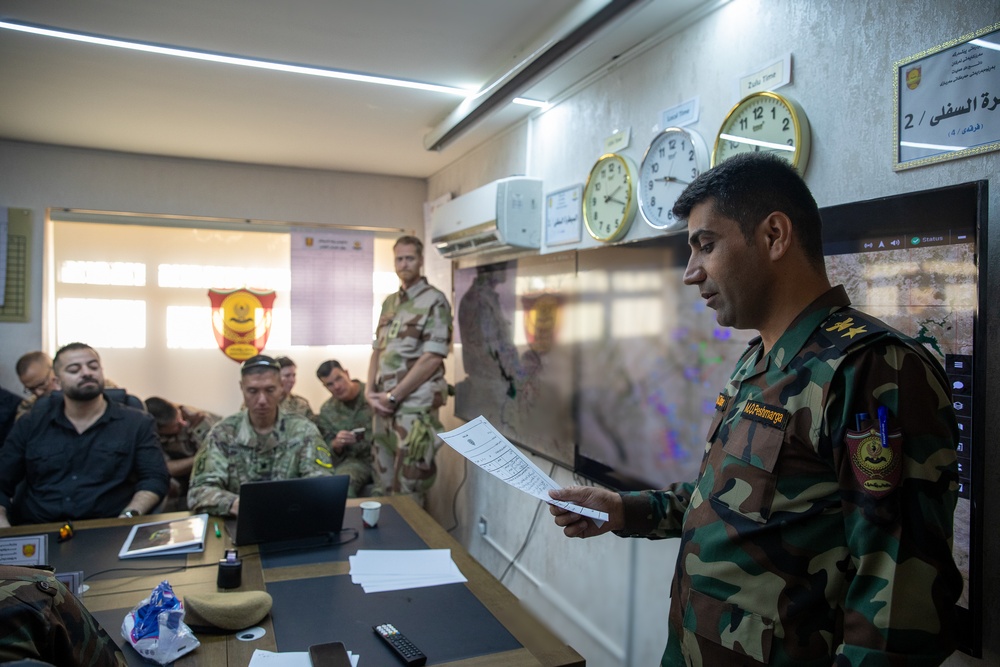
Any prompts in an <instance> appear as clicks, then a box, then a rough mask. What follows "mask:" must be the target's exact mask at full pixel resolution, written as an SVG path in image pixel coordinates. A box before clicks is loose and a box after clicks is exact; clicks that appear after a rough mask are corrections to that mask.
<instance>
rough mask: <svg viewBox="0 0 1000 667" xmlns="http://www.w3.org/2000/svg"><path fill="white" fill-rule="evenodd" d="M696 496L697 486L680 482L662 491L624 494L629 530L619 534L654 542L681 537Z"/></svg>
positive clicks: (624, 529)
mask: <svg viewBox="0 0 1000 667" xmlns="http://www.w3.org/2000/svg"><path fill="white" fill-rule="evenodd" d="M693 492H694V483H693V482H680V483H677V484H673V485H671V486H670V487H668V488H666V489H664V490H662V491H629V492H625V493H622V494H621V497H622V503H623V509H624V512H625V527H624V528H623V529H622V530H617V531H615V534H616V535H618V536H619V537H646V538H649V539H651V540H658V539H663V538H665V537H677V536H679V535H680V531H681V524H682V523H683V521H684V512H686V511H687V507H688V504H689V503H690V502H691V494H692V493H693Z"/></svg>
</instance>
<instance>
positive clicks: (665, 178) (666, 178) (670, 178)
mask: <svg viewBox="0 0 1000 667" xmlns="http://www.w3.org/2000/svg"><path fill="white" fill-rule="evenodd" d="M653 180H654V181H663V182H664V183H683V184H684V185H689V184H690V183H691V181H685V180H684V179H683V178H677V177H676V176H663V177H661V178H654V179H653Z"/></svg>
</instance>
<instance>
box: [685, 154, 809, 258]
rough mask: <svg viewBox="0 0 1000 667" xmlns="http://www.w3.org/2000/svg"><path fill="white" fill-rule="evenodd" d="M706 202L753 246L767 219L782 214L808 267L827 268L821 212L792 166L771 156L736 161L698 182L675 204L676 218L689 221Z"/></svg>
mask: <svg viewBox="0 0 1000 667" xmlns="http://www.w3.org/2000/svg"><path fill="white" fill-rule="evenodd" d="M702 202H710V203H711V206H712V207H713V209H714V210H715V212H716V213H718V214H720V215H723V216H725V217H727V218H730V219H731V220H735V221H736V223H737V224H738V225H739V228H740V232H741V233H742V234H743V237H744V238H745V239H746V240H747V242H748V243H749V242H751V241H752V240H753V235H754V230H756V229H757V225H759V224H760V222H761V221H762V220H763V219H764V218H766V217H767V216H768V215H770V214H771V213H773V212H775V211H781V212H782V213H784V214H785V215H787V216H788V218H789V219H790V220H791V221H792V226H793V227H794V229H795V235H796V237H797V238H798V239H799V243H800V244H801V246H802V249H803V251H804V252H805V255H806V257H807V258H808V259H809V261H810V262H811V263H812V264H813V265H814V266H816V267H817V268H823V267H824V261H823V225H822V221H821V220H820V216H819V207H818V206H817V205H816V200H815V199H813V196H812V193H811V192H810V191H809V187H808V186H807V185H806V183H805V181H804V180H802V177H801V176H799V173H798V172H797V171H795V168H794V167H793V166H792V164H791V163H790V162H789V161H788V160H786V159H784V158H782V157H780V156H778V155H774V154H772V153H740V154H738V155H734V156H733V157H731V158H729V159H728V160H726V161H724V162H722V163H721V164H719V165H717V166H715V167H713V168H712V169H709V170H708V171H706V172H704V173H703V174H701V175H700V176H698V178H696V179H694V181H692V182H691V184H690V185H688V186H687V188H685V190H684V192H683V193H681V196H680V197H678V199H677V201H676V203H674V207H673V214H674V216H676V217H678V218H680V219H681V220H686V219H687V218H688V217H690V215H691V210H692V209H693V208H694V207H695V206H697V205H698V204H701V203H702Z"/></svg>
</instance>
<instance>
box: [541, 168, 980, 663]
mask: <svg viewBox="0 0 1000 667" xmlns="http://www.w3.org/2000/svg"><path fill="white" fill-rule="evenodd" d="M673 212H674V215H675V216H677V217H679V218H680V219H687V220H688V242H689V245H690V248H691V257H690V259H689V261H688V266H687V270H686V271H685V274H684V282H685V283H686V284H688V285H694V286H696V287H697V288H698V290H699V291H700V293H701V295H702V297H703V298H704V299H705V300H706V305H707V306H708V307H709V308H712V309H713V310H715V311H716V314H717V315H716V316H717V319H718V322H719V324H720V325H722V326H732V327H735V328H737V329H756V330H757V331H758V332H759V333H760V336H759V337H757V338H755V339H754V340H752V341H751V342H750V346H749V347H748V349H747V350H746V352H745V353H744V354H743V357H742V358H741V359H740V361H739V362H738V363H737V365H736V369H735V370H734V372H733V374H732V376H731V377H730V380H729V383H728V384H727V385H726V386H725V387H724V388H723V389H722V392H721V393H720V394H719V397H718V400H717V401H716V406H715V417H714V419H713V420H712V423H711V425H710V426H709V428H708V435H707V442H706V446H705V456H704V458H703V459H702V465H701V471H700V473H699V475H698V477H697V479H696V480H695V481H693V482H692V481H687V482H680V483H676V484H673V485H671V486H669V487H667V488H666V489H663V490H658V491H640V492H632V493H621V494H618V493H612V492H611V491H609V490H607V489H599V488H589V487H587V488H585V487H571V488H569V489H563V490H560V491H553V492H550V495H551V496H552V497H553V498H556V499H559V500H564V501H569V502H573V503H577V504H579V505H581V506H584V507H590V508H593V509H598V510H604V511H607V512H608V515H609V520H608V521H607V522H605V523H604V524H603V525H602V526H600V527H598V526H596V525H595V524H594V523H592V522H591V521H590V520H589V519H585V518H583V517H581V516H579V515H577V514H573V513H570V512H566V511H565V510H562V509H559V508H556V507H552V508H551V509H550V511H551V512H552V514H553V515H555V522H556V524H557V525H560V526H563V530H564V532H565V534H566V535H568V536H570V537H592V536H594V535H600V534H602V533H606V532H608V531H615V532H616V533H617V534H618V535H621V536H630V537H647V538H652V539H657V538H663V537H680V547H679V551H680V552H679V555H678V558H677V566H676V571H675V573H674V579H673V584H672V586H671V599H670V615H669V619H668V626H669V637H668V640H667V647H666V650H665V652H664V654H663V658H662V662H661V664H662V665H708V666H711V667H714V666H715V665H746V666H749V667H757V666H758V665H772V666H773V665H779V666H789V667H791V666H793V665H794V666H795V667H820V666H822V667H830V665H836V666H837V667H846V666H848V665H922V666H933V665H939V664H941V662H943V661H944V660H945V659H946V658H947V657H948V655H949V654H950V653H951V652H952V651H953V650H954V648H955V619H954V607H955V602H956V600H958V597H959V595H960V594H961V592H962V585H963V582H962V576H961V574H960V572H959V571H958V568H957V567H956V566H955V562H954V560H953V558H952V552H951V547H952V529H953V513H954V510H955V504H956V500H957V490H958V465H957V455H956V451H955V443H956V442H957V439H958V426H957V420H956V417H955V413H954V410H953V408H952V404H951V398H950V397H949V392H948V384H947V380H946V376H945V375H944V371H943V370H942V369H941V366H940V364H939V363H937V361H936V360H935V359H934V358H933V357H932V356H931V355H930V354H929V353H928V351H927V350H926V349H925V348H923V347H922V346H921V345H920V344H919V343H917V342H916V341H914V340H912V339H910V338H907V337H905V336H903V335H902V334H900V333H898V332H896V331H894V330H892V329H890V328H889V327H888V326H887V325H886V324H884V323H883V322H880V321H879V320H877V319H875V318H873V317H870V316H868V315H866V314H864V313H861V312H860V311H857V310H855V309H853V308H851V307H850V300H849V299H848V297H847V292H846V291H845V290H844V288H843V287H842V286H836V287H831V286H830V283H829V281H828V279H827V275H826V269H825V265H824V260H823V250H822V241H821V239H822V236H821V222H820V217H819V210H818V208H817V206H816V202H815V201H814V200H813V198H812V194H811V193H810V192H809V189H808V188H807V187H806V184H805V183H804V182H803V181H802V179H801V178H800V177H799V175H798V174H797V173H796V172H795V171H794V169H793V168H792V167H791V165H790V164H789V163H787V162H786V161H785V160H783V159H781V158H779V157H776V156H774V155H770V154H765V153H744V154H741V155H738V156H735V157H733V158H730V159H729V160H727V161H725V162H723V163H722V164H721V165H719V166H717V167H715V168H713V169H712V170H710V171H708V172H706V173H705V174H702V175H701V176H699V177H698V178H697V179H695V180H694V181H693V182H692V183H691V184H690V185H689V186H688V188H687V189H686V190H685V191H684V193H683V194H682V195H681V197H680V198H679V199H678V200H677V203H676V204H675V205H674V208H673Z"/></svg>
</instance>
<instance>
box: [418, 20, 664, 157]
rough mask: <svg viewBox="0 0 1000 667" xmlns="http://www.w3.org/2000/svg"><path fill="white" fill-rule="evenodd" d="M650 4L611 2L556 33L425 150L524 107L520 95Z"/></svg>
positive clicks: (470, 101) (459, 113)
mask: <svg viewBox="0 0 1000 667" xmlns="http://www.w3.org/2000/svg"><path fill="white" fill-rule="evenodd" d="M650 1H651V0H611V2H607V3H603V6H601V7H600V8H597V9H594V10H591V11H590V13H589V15H587V16H586V18H584V19H583V20H582V21H581V22H580V23H579V24H578V25H576V26H575V27H573V28H572V29H570V30H569V31H568V32H567V33H566V34H564V35H559V34H558V32H557V33H556V34H554V35H550V36H549V37H547V38H546V41H545V43H544V44H542V45H541V46H540V47H538V48H536V49H534V50H533V51H532V52H531V53H530V54H529V55H528V56H527V57H526V58H524V59H523V60H522V61H521V62H520V63H518V64H517V65H516V66H515V67H514V68H513V69H511V70H509V71H508V72H507V73H505V74H504V75H502V76H501V77H499V78H498V79H497V80H496V81H493V82H492V83H490V84H489V85H487V86H485V87H484V88H483V89H482V90H481V91H480V92H479V93H477V94H476V95H473V96H471V97H467V98H465V100H463V101H462V103H461V104H459V105H458V107H457V108H456V109H455V110H454V111H452V112H451V113H450V114H449V115H448V117H447V118H445V119H444V121H442V122H441V123H440V124H439V125H438V126H437V127H436V128H434V129H433V130H432V131H431V132H430V133H428V134H427V135H426V136H425V137H424V148H425V149H427V150H429V151H439V150H441V149H443V148H444V147H445V146H447V145H448V144H449V143H451V142H452V141H454V140H455V139H457V138H458V137H459V136H460V135H461V134H462V133H464V132H465V131H467V130H468V129H470V128H471V127H472V126H473V125H475V124H476V123H477V122H479V121H481V120H483V119H484V118H486V117H487V116H489V115H490V114H492V113H493V112H494V111H497V110H499V109H501V108H503V107H505V106H507V105H508V104H510V103H511V102H514V101H517V102H518V103H520V104H523V103H524V100H523V98H518V94H519V93H521V92H522V91H523V90H526V89H527V88H528V87H529V86H531V85H532V84H534V83H535V82H536V81H538V80H539V79H541V78H542V77H543V76H544V75H546V74H547V73H548V72H550V71H552V70H553V69H555V68H556V67H558V66H559V65H560V64H562V63H563V62H565V61H566V60H568V59H569V58H571V57H572V56H573V55H574V54H576V53H578V52H579V51H581V50H582V49H583V48H585V47H586V46H587V45H588V44H590V43H591V42H592V41H593V40H594V39H595V38H596V37H597V35H598V34H599V33H601V32H603V31H605V30H607V29H609V28H610V27H611V26H612V25H614V24H615V23H617V22H618V21H620V20H622V19H624V18H625V17H626V16H627V15H629V14H631V13H632V12H633V11H635V10H637V9H638V8H639V7H641V6H643V5H645V4H647V3H649V2H650ZM597 4H601V3H596V2H590V3H587V4H586V5H585V6H594V5H597ZM545 105H546V103H544V102H543V103H540V104H539V106H545Z"/></svg>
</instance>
